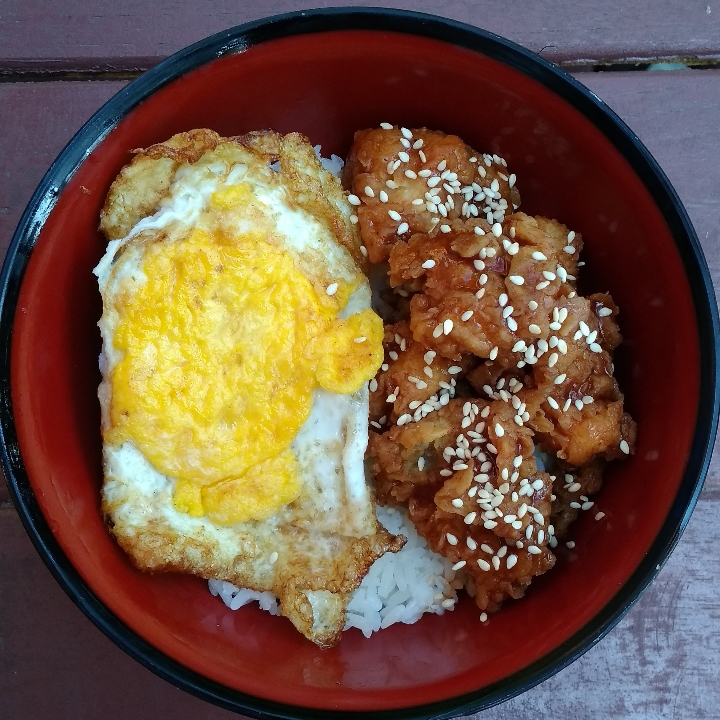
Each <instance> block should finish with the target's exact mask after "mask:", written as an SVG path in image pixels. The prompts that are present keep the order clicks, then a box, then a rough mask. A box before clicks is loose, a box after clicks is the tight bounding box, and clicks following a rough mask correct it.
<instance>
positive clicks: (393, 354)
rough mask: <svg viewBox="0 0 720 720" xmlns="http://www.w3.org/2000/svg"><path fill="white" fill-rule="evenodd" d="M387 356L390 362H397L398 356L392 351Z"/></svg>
mask: <svg viewBox="0 0 720 720" xmlns="http://www.w3.org/2000/svg"><path fill="white" fill-rule="evenodd" d="M388 356H389V357H390V359H391V360H397V359H398V357H399V355H398V354H397V353H396V352H395V351H394V350H391V351H390V352H389V353H388Z"/></svg>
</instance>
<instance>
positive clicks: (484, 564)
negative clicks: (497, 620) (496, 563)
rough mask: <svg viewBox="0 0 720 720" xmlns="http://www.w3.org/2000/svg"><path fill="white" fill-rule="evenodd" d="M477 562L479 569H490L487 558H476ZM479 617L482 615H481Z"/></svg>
mask: <svg viewBox="0 0 720 720" xmlns="http://www.w3.org/2000/svg"><path fill="white" fill-rule="evenodd" d="M477 564H478V567H479V568H480V569H481V570H485V572H487V571H488V570H490V563H489V562H488V561H487V560H483V559H482V558H478V559H477ZM481 617H482V616H481Z"/></svg>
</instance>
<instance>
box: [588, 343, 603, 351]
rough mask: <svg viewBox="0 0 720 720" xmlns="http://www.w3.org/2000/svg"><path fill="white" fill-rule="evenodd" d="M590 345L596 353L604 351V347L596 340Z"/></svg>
mask: <svg viewBox="0 0 720 720" xmlns="http://www.w3.org/2000/svg"><path fill="white" fill-rule="evenodd" d="M589 347H590V349H591V350H592V351H593V352H594V353H601V352H602V347H601V346H600V345H598V343H596V342H594V343H590V346H589Z"/></svg>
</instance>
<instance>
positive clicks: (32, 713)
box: [0, 508, 243, 720]
mask: <svg viewBox="0 0 720 720" xmlns="http://www.w3.org/2000/svg"><path fill="white" fill-rule="evenodd" d="M0 568H1V570H0V572H1V574H0V578H1V580H0V583H1V584H0V717H3V718H15V719H16V720H24V719H25V718H27V719H28V720H30V718H32V719H33V720H37V718H48V720H50V718H58V719H59V718H63V719H65V718H67V719H68V720H70V718H72V719H73V720H97V718H103V717H107V718H117V720H125V719H126V718H127V720H131V719H132V720H137V718H155V719H156V720H176V718H183V719H187V720H194V719H195V718H197V719H199V718H202V719H203V720H206V719H207V720H233V719H234V718H239V719H240V720H242V718H243V716H242V715H235V714H234V713H231V712H227V711H225V710H221V709H220V708H215V707H212V706H210V705H208V704H207V703H204V702H203V701H201V700H197V699H195V698H194V697H192V696H190V695H188V694H187V693H185V692H183V691H181V690H178V689H176V688H175V687H173V686H172V685H170V684H169V683H167V682H165V681H164V680H161V679H160V678H158V677H157V676H155V675H154V674H153V673H151V672H150V671H149V670H146V669H145V668H144V667H143V666H142V665H140V663H137V662H135V661H134V660H132V659H131V658H130V656H129V655H126V654H125V653H124V652H123V651H122V650H120V649H119V648H118V647H116V646H115V644H114V643H113V642H112V641H110V640H108V639H107V638H106V637H105V636H104V635H103V634H102V633H101V632H100V631H99V630H98V629H97V628H95V626H94V625H93V624H92V623H91V622H90V621H89V620H87V619H86V618H85V616H84V615H83V614H82V613H81V612H80V610H78V609H77V608H76V607H75V605H73V603H72V602H71V601H70V599H69V598H68V597H67V595H66V594H65V593H64V592H63V591H62V590H61V588H60V586H59V585H58V584H57V583H56V582H55V581H54V580H53V578H52V576H51V575H50V572H49V571H48V570H47V568H46V567H45V565H43V563H42V561H41V560H40V558H39V556H38V555H37V553H36V552H35V549H34V548H33V546H32V544H31V543H30V540H29V538H28V537H27V535H26V534H25V531H24V530H23V528H22V526H21V524H20V520H19V518H18V517H17V515H16V514H15V512H14V510H11V509H10V508H0Z"/></svg>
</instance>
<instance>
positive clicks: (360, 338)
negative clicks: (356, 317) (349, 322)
mask: <svg viewBox="0 0 720 720" xmlns="http://www.w3.org/2000/svg"><path fill="white" fill-rule="evenodd" d="M366 340H367V338H366V337H365V336H364V335H363V336H361V337H356V338H355V339H354V340H353V342H356V343H357V344H358V345H360V343H364V342H365V341H366Z"/></svg>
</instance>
